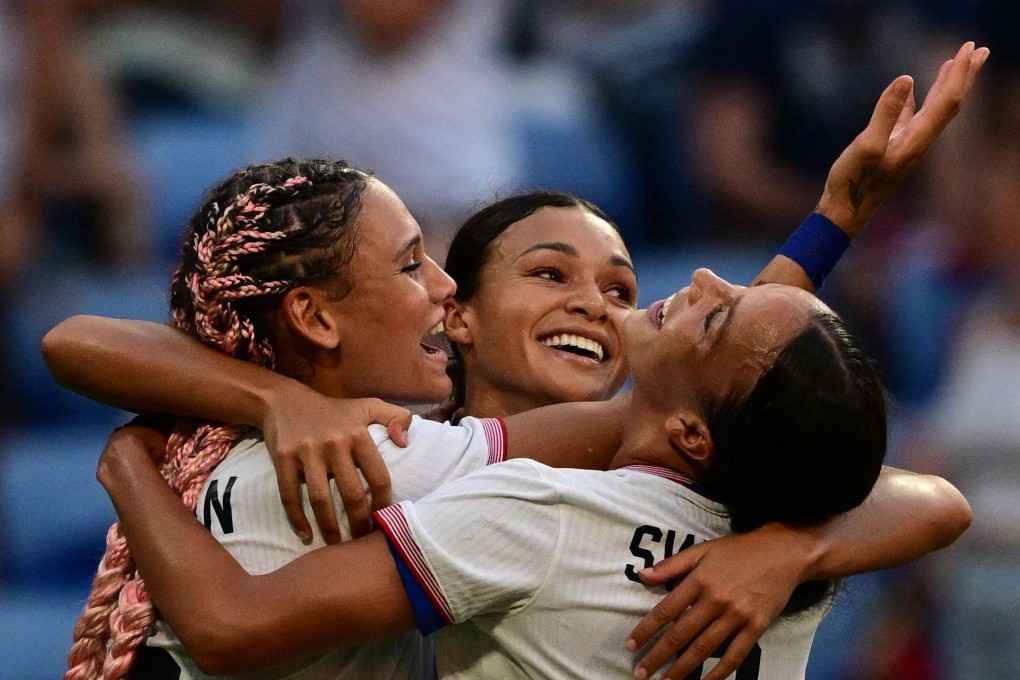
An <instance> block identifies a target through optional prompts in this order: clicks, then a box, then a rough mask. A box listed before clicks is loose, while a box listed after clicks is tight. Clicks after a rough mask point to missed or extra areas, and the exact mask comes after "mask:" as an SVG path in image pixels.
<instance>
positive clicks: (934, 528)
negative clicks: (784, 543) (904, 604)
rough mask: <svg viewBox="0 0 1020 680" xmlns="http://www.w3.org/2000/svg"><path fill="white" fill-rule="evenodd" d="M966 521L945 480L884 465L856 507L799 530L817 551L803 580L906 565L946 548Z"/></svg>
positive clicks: (966, 509)
mask: <svg viewBox="0 0 1020 680" xmlns="http://www.w3.org/2000/svg"><path fill="white" fill-rule="evenodd" d="M970 522H971V510H970V505H969V504H968V503H967V501H966V499H965V498H964V497H963V495H962V494H961V493H960V492H959V491H958V490H957V489H956V488H955V487H954V486H953V485H952V484H950V483H949V482H947V481H946V480H944V479H942V478H940V477H935V476H932V475H919V474H914V473H911V472H906V471H903V470H897V469H895V468H888V467H887V468H885V469H884V470H883V471H882V475H881V476H880V477H879V480H878V482H877V483H876V484H875V488H874V490H873V491H872V492H871V495H870V496H868V498H867V500H865V501H864V503H863V504H861V505H860V506H859V507H857V508H855V509H853V510H851V511H850V512H847V513H844V514H842V515H840V516H839V517H836V518H834V519H832V520H830V521H828V522H825V523H823V524H821V525H818V526H817V527H813V528H810V529H805V530H802V531H804V533H805V535H806V536H807V537H810V539H811V540H814V541H816V542H817V543H816V545H817V547H818V549H817V550H816V551H814V553H813V555H814V559H813V560H812V562H813V563H812V564H811V565H810V566H809V567H808V569H807V572H806V578H805V579H804V580H818V579H832V578H842V577H846V576H851V575H853V574H859V573H862V572H866V571H873V570H876V569H887V568H889V567H895V566H898V565H901V564H905V563H906V562H910V561H912V560H916V559H918V558H920V557H923V556H924V555H926V554H928V553H929V552H932V551H934V550H938V549H940V548H944V547H946V546H948V545H950V544H951V543H952V542H953V541H955V540H956V539H957V538H958V537H959V536H960V535H961V534H962V533H963V532H964V531H965V530H966V529H967V527H968V526H970Z"/></svg>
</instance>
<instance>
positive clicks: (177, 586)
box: [98, 435, 414, 675]
mask: <svg viewBox="0 0 1020 680" xmlns="http://www.w3.org/2000/svg"><path fill="white" fill-rule="evenodd" d="M107 449H108V451H112V453H109V454H107V453H104V455H103V458H102V459H101V461H100V468H99V473H98V477H99V480H100V481H101V482H102V484H103V486H104V487H105V488H106V490H107V492H108V493H109V494H110V498H111V500H112V501H113V504H114V506H115V508H116V510H117V514H118V517H119V520H120V525H121V530H122V531H123V533H124V535H125V537H126V538H127V541H128V545H129V547H130V549H131V554H132V558H133V559H134V562H135V564H136V565H137V566H138V569H139V572H140V573H141V575H142V578H143V579H144V580H145V584H146V587H147V589H148V591H149V593H150V595H151V596H152V599H153V602H155V603H156V605H157V606H158V607H159V610H160V615H161V616H162V617H163V618H164V619H166V621H167V622H169V623H170V625H171V626H172V627H173V629H174V631H175V632H176V633H177V635H178V637H179V638H180V639H181V641H182V642H183V644H184V646H185V648H186V649H187V650H188V652H189V654H190V655H191V656H192V658H193V659H194V660H195V661H196V663H197V664H198V665H199V667H200V668H202V669H203V670H204V671H205V672H207V673H212V674H216V675H221V674H228V673H229V674H235V673H242V672H249V671H252V670H257V669H261V668H265V667H266V666H268V665H271V664H276V663H280V662H284V661H288V660H291V659H294V658H297V657H299V656H301V655H303V654H307V653H309V652H314V651H318V650H322V649H327V648H329V647H335V646H338V645H343V644H352V643H358V642H363V641H366V640H369V639H375V638H378V637H383V636H387V635H392V634H393V633H395V632H399V631H403V630H409V629H411V628H413V626H414V615H413V612H412V611H411V607H410V604H409V602H408V601H407V597H406V594H405V593H404V590H403V587H402V584H401V582H400V578H399V576H398V575H397V572H396V567H395V565H394V564H393V560H392V558H391V557H390V555H389V551H388V548H387V546H386V542H385V538H383V536H382V535H381V534H379V533H378V532H376V533H375V534H373V535H371V536H369V537H367V538H365V539H358V540H355V541H351V542H348V543H346V544H344V545H343V546H331V547H328V548H324V549H321V550H317V551H313V552H312V553H309V554H307V555H304V556H302V557H300V558H298V559H297V560H295V561H294V562H291V563H290V564H288V565H286V566H285V567H283V568H282V569H281V570H280V571H276V572H273V573H270V574H265V575H262V576H252V575H250V574H248V573H247V572H246V571H245V570H244V569H243V568H242V567H241V566H240V565H239V564H238V563H237V561H236V560H235V559H234V557H233V556H232V555H230V553H229V552H227V550H226V549H225V548H224V547H223V546H221V545H220V544H219V543H218V542H217V541H216V539H215V538H214V537H213V536H212V535H211V534H210V533H209V532H208V531H206V530H205V528H204V527H202V526H201V525H200V524H199V523H198V522H197V521H196V520H195V518H194V516H193V515H192V514H191V513H190V512H188V510H187V509H186V508H185V506H184V505H183V503H181V500H180V499H179V498H178V497H177V496H176V495H175V494H174V493H173V492H172V491H171V489H170V487H169V486H168V485H167V484H166V482H165V481H164V480H163V478H162V477H161V476H160V475H159V473H158V472H157V471H156V468H155V467H154V466H153V464H152V463H151V462H150V461H149V460H148V454H147V453H146V452H144V451H143V450H142V449H141V448H140V446H139V445H138V444H137V443H136V441H134V440H132V439H131V438H129V437H124V436H121V437H120V438H117V436H116V435H115V438H114V439H111V443H110V444H109V445H108V447H107ZM333 548H338V550H334V549H333ZM366 567H370V568H366ZM338 574H343V575H344V576H343V578H337V575H338Z"/></svg>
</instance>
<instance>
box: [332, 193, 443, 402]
mask: <svg viewBox="0 0 1020 680" xmlns="http://www.w3.org/2000/svg"><path fill="white" fill-rule="evenodd" d="M356 220H357V221H356V226H357V229H358V243H357V251H356V254H355V256H354V258H353V259H352V260H351V262H350V264H349V265H348V266H347V272H346V276H345V278H346V280H347V281H349V282H350V283H351V284H352V288H351V289H350V291H349V293H348V294H347V295H345V296H343V297H341V298H339V299H336V300H334V301H333V302H331V303H330V304H331V306H332V308H333V309H334V310H335V312H336V313H337V314H338V315H339V317H340V318H341V323H340V327H341V331H340V332H341V337H340V344H339V362H340V371H339V376H340V378H339V379H340V382H341V383H342V385H341V388H340V392H341V394H342V395H344V396H349V397H369V396H371V397H380V398H383V399H392V400H397V401H405V402H419V403H422V402H436V401H440V400H442V399H444V398H446V397H447V396H448V395H449V393H450V389H451V385H450V380H449V378H447V376H446V361H447V358H446V353H445V352H443V351H441V350H438V349H436V348H435V347H433V346H431V345H430V344H429V342H428V340H427V338H428V336H429V335H433V334H434V333H436V332H437V331H439V330H441V329H440V328H437V325H438V324H440V322H441V321H442V319H443V314H444V309H443V304H444V303H445V302H446V301H447V300H448V299H449V298H450V296H452V295H453V293H454V291H455V290H456V286H455V284H454V283H453V280H452V279H451V278H450V277H449V276H447V275H446V273H445V272H443V270H442V269H440V267H439V266H438V265H437V264H436V263H435V262H433V261H432V260H431V259H430V258H429V257H428V256H427V255H426V254H425V249H424V243H423V241H422V234H421V229H419V227H418V224H417V222H415V220H414V218H413V217H411V215H410V213H409V212H408V211H407V208H406V207H404V204H403V203H402V202H401V200H400V199H399V198H398V197H397V195H396V194H395V193H393V191H392V190H390V188H389V187H387V186H386V185H385V184H383V183H381V182H379V181H378V180H375V179H372V180H369V182H368V185H367V186H366V188H365V192H364V194H363V196H362V202H361V210H360V212H359V214H358V216H357V218H356Z"/></svg>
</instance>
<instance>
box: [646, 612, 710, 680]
mask: <svg viewBox="0 0 1020 680" xmlns="http://www.w3.org/2000/svg"><path fill="white" fill-rule="evenodd" d="M685 599H686V598H685ZM664 602H665V601H663V603H664ZM663 603H660V604H659V606H662V604H663ZM658 609H659V607H656V608H655V609H653V610H652V612H651V613H649V615H648V616H645V618H644V619H642V622H641V623H642V624H643V623H644V622H645V621H646V620H647V619H649V618H650V617H651V618H654V619H655V620H656V621H657V622H659V621H661V622H662V623H663V624H665V623H668V622H669V620H666V621H663V619H664V618H665V617H666V616H667V615H668V614H667V611H669V612H671V611H673V608H672V607H670V608H669V609H668V610H665V609H664V610H663V611H662V612H661V613H657V612H656V610H658ZM685 609H686V608H685ZM681 611H683V610H681ZM717 616H718V611H715V610H714V608H711V607H709V606H707V605H705V603H698V605H696V606H692V607H691V608H689V609H686V611H684V613H683V616H681V617H680V618H679V619H678V620H677V622H676V623H675V624H674V625H673V626H672V627H670V628H669V629H668V630H667V631H666V632H665V633H664V634H663V635H662V637H660V638H659V639H658V640H656V641H655V644H653V645H652V647H651V648H650V649H649V650H648V651H647V652H645V655H644V656H642V657H641V661H639V662H638V665H637V667H636V668H635V669H634V677H636V678H639V679H640V678H647V677H649V676H651V675H652V674H653V673H655V672H656V671H657V670H659V668H661V667H662V665H663V664H665V663H667V662H668V661H669V660H670V659H673V658H675V657H676V654H677V652H679V651H680V650H685V651H684V653H683V654H682V655H681V657H680V659H679V660H678V661H677V663H680V661H681V660H682V661H683V666H684V667H686V668H687V673H689V672H690V671H691V670H693V669H694V668H695V667H696V666H697V665H698V664H699V663H701V662H702V661H704V660H705V659H707V658H708V657H709V655H711V654H712V652H713V651H715V649H716V647H717V646H718V645H715V646H711V647H708V646H707V644H708V640H707V639H703V638H704V636H703V635H702V636H698V634H699V633H701V632H702V631H703V630H705V627H706V626H709V625H714V624H713V621H715V619H716V617H717ZM670 620H671V619H670ZM639 625H641V624H639ZM661 627H662V626H661V625H660V626H658V628H661ZM658 628H656V631H657V630H658ZM695 636H698V639H697V640H695V642H694V643H693V644H692V643H691V640H694V639H695ZM723 640H725V637H724V638H723ZM636 641H637V639H636V638H635V642H636ZM628 648H629V645H628ZM637 649H640V647H637ZM675 665H676V664H674V666H675ZM676 677H678V678H684V677H686V673H684V674H683V675H677V676H676Z"/></svg>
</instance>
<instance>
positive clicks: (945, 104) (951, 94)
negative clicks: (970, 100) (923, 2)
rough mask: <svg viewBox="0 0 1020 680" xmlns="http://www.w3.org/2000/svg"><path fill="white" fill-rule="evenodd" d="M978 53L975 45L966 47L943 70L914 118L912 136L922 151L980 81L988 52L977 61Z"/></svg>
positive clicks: (945, 64)
mask: <svg viewBox="0 0 1020 680" xmlns="http://www.w3.org/2000/svg"><path fill="white" fill-rule="evenodd" d="M975 52H976V50H975V48H974V43H973V42H967V43H964V44H963V45H962V46H961V47H960V49H959V51H958V52H957V53H956V57H954V58H953V59H951V60H949V61H947V62H946V63H944V64H943V65H942V68H941V69H940V70H939V75H938V78H936V79H935V83H934V84H933V85H932V86H931V88H930V89H929V90H928V95H927V96H926V97H925V98H924V104H923V105H922V106H921V110H920V111H918V112H917V115H916V116H915V117H914V125H913V127H914V130H913V131H912V134H913V136H914V138H915V139H916V142H917V143H918V144H919V145H921V146H922V148H926V147H927V145H928V144H930V143H931V142H932V141H933V140H934V139H935V138H936V137H937V136H938V135H939V133H940V132H942V130H944V129H945V127H946V125H948V124H949V121H951V120H952V119H953V118H954V117H955V116H956V114H957V112H958V111H959V110H960V106H961V105H962V104H963V99H964V97H965V96H966V95H967V93H968V92H969V90H970V85H972V84H973V82H974V78H976V77H977V71H979V70H980V69H981V66H982V65H983V64H984V59H986V58H987V56H988V55H987V50H985V49H982V50H981V54H980V55H978V57H977V59H976V60H975V59H974V56H975ZM975 61H976V62H977V63H974V62H975Z"/></svg>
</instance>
